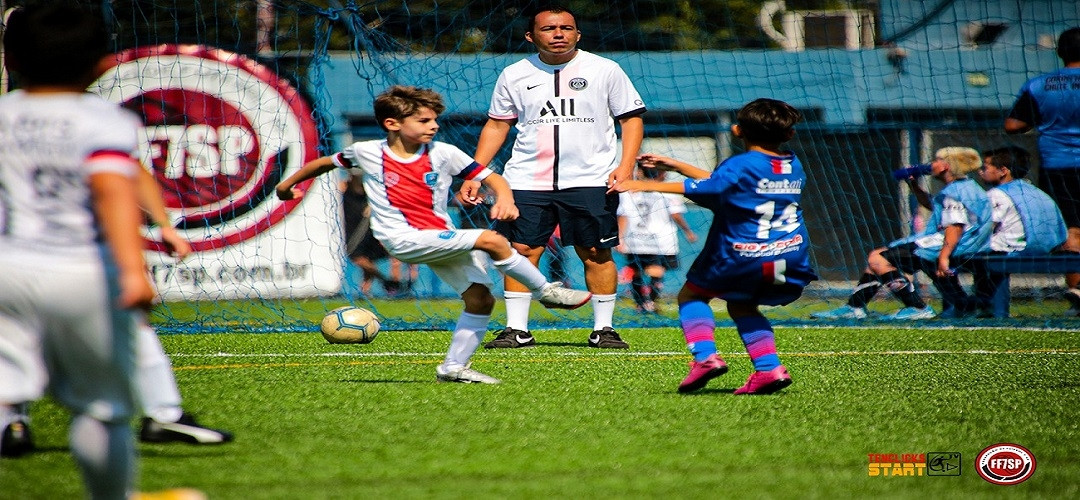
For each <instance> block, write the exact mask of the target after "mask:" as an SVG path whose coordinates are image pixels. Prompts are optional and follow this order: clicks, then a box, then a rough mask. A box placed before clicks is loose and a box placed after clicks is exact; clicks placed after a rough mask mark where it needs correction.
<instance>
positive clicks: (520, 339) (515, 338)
mask: <svg viewBox="0 0 1080 500" xmlns="http://www.w3.org/2000/svg"><path fill="white" fill-rule="evenodd" d="M531 345H536V339H535V338H533V336H532V334H531V333H529V332H523V331H521V330H516V329H514V328H510V327H507V328H506V329H505V330H503V331H502V333H500V334H499V335H497V336H496V337H495V339H494V340H492V341H491V342H488V343H486V344H484V349H514V348H517V347H528V346H531Z"/></svg>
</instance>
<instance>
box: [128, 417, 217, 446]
mask: <svg viewBox="0 0 1080 500" xmlns="http://www.w3.org/2000/svg"><path fill="white" fill-rule="evenodd" d="M139 440H140V441H142V442H144V443H175V442H183V443H191V444H221V443H228V442H229V441H232V440H233V436H232V434H231V433H229V432H227V431H223V430H218V429H211V428H209V427H203V426H201V425H199V423H198V422H196V421H195V417H194V416H192V415H191V414H189V413H187V412H184V414H183V415H181V416H180V420H177V421H176V422H171V423H170V422H158V421H156V420H154V419H152V418H150V417H145V418H143V420H142V430H141V431H140V432H139Z"/></svg>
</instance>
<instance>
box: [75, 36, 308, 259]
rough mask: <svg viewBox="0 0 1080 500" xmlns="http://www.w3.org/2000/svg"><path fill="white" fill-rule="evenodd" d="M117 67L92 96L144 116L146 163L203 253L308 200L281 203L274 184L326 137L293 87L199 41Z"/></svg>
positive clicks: (258, 229)
mask: <svg viewBox="0 0 1080 500" xmlns="http://www.w3.org/2000/svg"><path fill="white" fill-rule="evenodd" d="M114 63H115V65H114V66H113V67H112V68H111V69H110V70H109V71H106V72H105V73H104V74H103V75H102V76H101V77H100V78H99V79H98V80H97V81H96V82H94V84H93V85H91V86H90V88H89V90H90V91H91V92H94V93H97V94H99V95H101V96H102V97H104V98H105V99H107V100H109V101H112V102H115V103H118V104H120V105H122V106H124V107H125V108H127V109H129V110H131V111H134V112H135V113H136V114H138V115H139V116H141V117H142V118H143V121H144V127H143V129H142V137H141V145H140V150H141V154H142V158H141V160H142V162H143V165H144V166H145V167H147V168H149V169H151V170H152V171H153V173H154V175H155V177H156V178H157V180H158V182H159V183H160V184H161V187H162V191H163V194H164V197H165V204H166V207H167V208H168V209H169V215H170V218H171V219H172V222H173V225H174V226H175V227H176V229H177V230H178V231H179V232H180V234H181V235H182V236H184V237H185V238H187V239H188V241H190V242H191V244H192V247H193V248H194V249H195V250H196V251H206V250H212V249H218V248H223V247H227V246H229V245H234V244H236V243H239V242H242V241H245V240H248V239H250V238H253V237H254V236H256V235H258V234H260V233H262V232H264V231H266V230H267V229H268V228H270V227H271V226H273V225H274V224H276V223H278V222H279V221H281V220H282V219H283V218H284V217H285V216H286V214H288V213H289V212H290V211H292V210H293V209H294V208H295V207H296V206H297V205H298V204H299V203H300V200H291V201H287V202H283V201H280V200H278V199H277V196H276V195H275V193H274V186H275V185H276V184H277V183H278V182H279V181H280V180H281V179H282V178H284V176H287V175H290V174H291V173H292V172H295V171H296V170H297V169H299V168H300V167H301V166H303V164H304V163H305V162H307V161H310V160H313V159H315V158H316V157H317V156H318V150H317V141H318V133H317V130H316V126H315V121H314V119H313V117H312V112H311V109H310V108H309V106H308V105H307V103H305V102H304V99H303V98H302V96H301V95H300V93H299V92H297V91H296V89H294V88H293V87H292V86H291V85H289V83H288V82H287V81H285V80H283V79H281V78H278V76H277V75H275V74H274V72H273V71H270V70H269V69H268V68H266V67H265V66H262V65H260V64H258V63H257V62H255V61H253V60H251V59H248V58H247V57H244V56H242V55H239V54H234V53H231V52H227V51H224V50H220V49H216V48H211V47H204V46H196V45H158V46H151V47H138V48H134V49H130V50H126V51H124V52H121V53H120V54H117V55H116V58H115V60H114ZM310 184H311V181H307V182H306V183H304V184H302V185H301V186H300V188H301V189H307V187H308V186H309V185H310ZM146 236H147V239H148V240H150V246H151V248H153V249H155V250H159V251H161V250H162V249H163V248H164V246H163V245H162V243H161V242H160V241H154V240H155V238H153V237H152V236H151V235H150V234H147V235H146Z"/></svg>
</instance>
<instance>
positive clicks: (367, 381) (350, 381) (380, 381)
mask: <svg viewBox="0 0 1080 500" xmlns="http://www.w3.org/2000/svg"><path fill="white" fill-rule="evenodd" d="M434 381H435V379H434V377H433V378H432V379H431V380H388V379H354V378H347V379H342V380H340V381H339V382H342V383H346V384H426V383H428V382H434Z"/></svg>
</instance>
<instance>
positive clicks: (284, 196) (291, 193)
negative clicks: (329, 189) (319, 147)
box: [274, 156, 334, 201]
mask: <svg viewBox="0 0 1080 500" xmlns="http://www.w3.org/2000/svg"><path fill="white" fill-rule="evenodd" d="M333 169H334V161H333V157H330V156H323V157H322V158H316V159H314V160H311V161H309V162H307V163H305V164H304V166H303V167H300V170H297V171H296V173H294V174H292V175H290V176H289V178H288V179H285V180H283V181H281V182H279V183H278V185H277V186H276V187H275V188H274V190H275V191H276V192H277V197H278V199H281V200H286V201H288V200H291V199H294V198H300V197H301V196H304V192H303V191H301V190H300V189H297V188H296V185H297V184H300V183H301V182H304V181H306V180H308V179H312V178H315V177H318V176H320V175H322V174H325V173H327V172H329V171H331V170H333Z"/></svg>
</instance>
